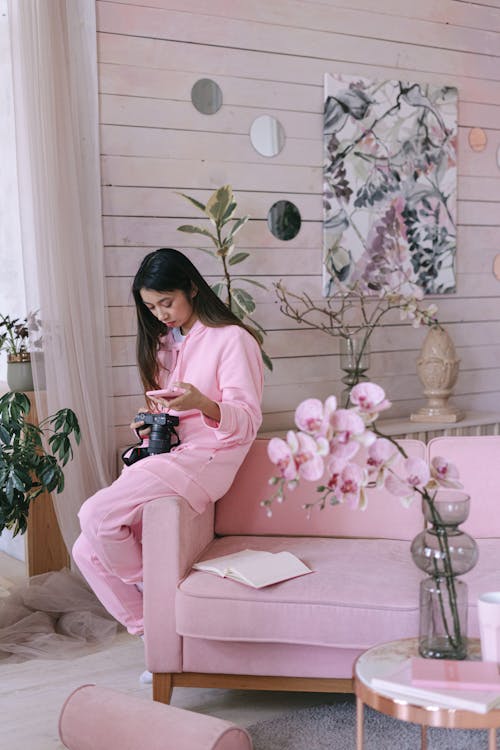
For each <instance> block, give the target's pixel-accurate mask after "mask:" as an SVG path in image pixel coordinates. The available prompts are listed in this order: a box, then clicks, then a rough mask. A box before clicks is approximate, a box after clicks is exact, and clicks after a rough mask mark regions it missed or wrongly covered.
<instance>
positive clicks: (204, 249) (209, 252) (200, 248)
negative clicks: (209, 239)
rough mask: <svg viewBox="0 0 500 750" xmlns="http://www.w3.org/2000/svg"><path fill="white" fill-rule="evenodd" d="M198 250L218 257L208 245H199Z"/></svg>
mask: <svg viewBox="0 0 500 750" xmlns="http://www.w3.org/2000/svg"><path fill="white" fill-rule="evenodd" d="M196 249H197V250H201V252H202V253H207V254H208V255H211V256H212V258H216V257H217V255H216V253H214V251H213V250H209V249H208V247H197V248H196Z"/></svg>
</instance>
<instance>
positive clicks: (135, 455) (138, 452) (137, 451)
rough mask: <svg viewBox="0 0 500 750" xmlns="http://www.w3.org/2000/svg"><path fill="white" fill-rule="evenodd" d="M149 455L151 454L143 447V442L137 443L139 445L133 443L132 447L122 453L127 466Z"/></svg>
mask: <svg viewBox="0 0 500 750" xmlns="http://www.w3.org/2000/svg"><path fill="white" fill-rule="evenodd" d="M147 455H149V454H148V449H147V448H143V447H142V445H141V443H137V445H132V446H131V447H130V448H125V450H124V451H123V453H122V461H123V463H124V464H125V466H132V464H135V463H136V462H137V461H140V460H141V458H146V456H147Z"/></svg>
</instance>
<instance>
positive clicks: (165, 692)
mask: <svg viewBox="0 0 500 750" xmlns="http://www.w3.org/2000/svg"><path fill="white" fill-rule="evenodd" d="M172 689H173V685H172V675H171V674H170V672H154V674H153V700H154V701H158V702H159V703H170V699H171V697H172Z"/></svg>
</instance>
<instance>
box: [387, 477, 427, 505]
mask: <svg viewBox="0 0 500 750" xmlns="http://www.w3.org/2000/svg"><path fill="white" fill-rule="evenodd" d="M384 486H385V488H386V490H388V491H389V492H390V493H391V495H396V497H399V498H400V499H401V502H402V503H403V505H405V506H406V507H408V506H409V505H411V504H412V502H413V501H414V500H415V499H416V498H417V497H419V495H418V492H417V491H416V490H415V488H414V487H410V485H409V484H408V482H405V481H404V480H403V479H401V478H400V477H398V476H396V475H395V474H388V475H387V476H386V478H385V483H384Z"/></svg>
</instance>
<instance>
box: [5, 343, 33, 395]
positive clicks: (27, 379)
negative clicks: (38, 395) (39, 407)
mask: <svg viewBox="0 0 500 750" xmlns="http://www.w3.org/2000/svg"><path fill="white" fill-rule="evenodd" d="M7 384H8V386H9V388H10V390H11V391H14V392H16V391H20V392H23V393H24V392H26V391H32V390H33V388H34V386H33V373H32V370H31V357H30V354H29V352H24V353H23V354H9V355H8V357H7Z"/></svg>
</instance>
